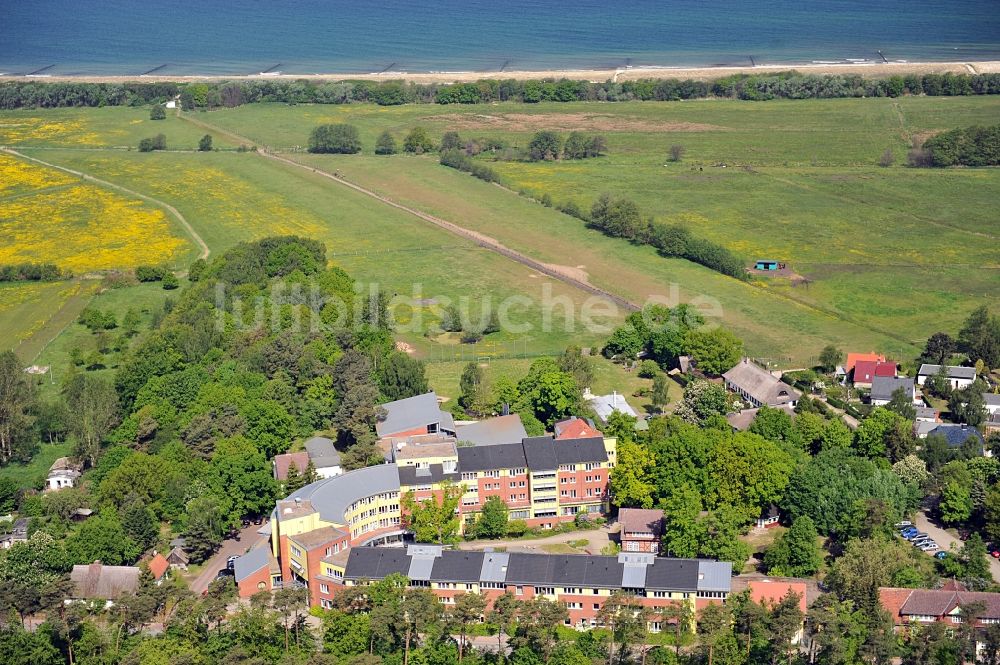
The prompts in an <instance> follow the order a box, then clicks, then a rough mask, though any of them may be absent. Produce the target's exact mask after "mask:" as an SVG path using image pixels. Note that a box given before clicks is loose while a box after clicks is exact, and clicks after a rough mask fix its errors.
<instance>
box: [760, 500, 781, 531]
mask: <svg viewBox="0 0 1000 665" xmlns="http://www.w3.org/2000/svg"><path fill="white" fill-rule="evenodd" d="M780 521H781V511H779V510H778V507H777V506H776V505H774V504H773V503H772V504H771V505H769V506H768V507H767V508H765V509H764V510H762V511H760V515H759V516H758V517H757V522H756V525H757V528H758V529H770V528H772V527H776V526H778V523H779V522H780Z"/></svg>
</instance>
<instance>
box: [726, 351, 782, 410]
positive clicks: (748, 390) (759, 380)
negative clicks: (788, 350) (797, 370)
mask: <svg viewBox="0 0 1000 665" xmlns="http://www.w3.org/2000/svg"><path fill="white" fill-rule="evenodd" d="M722 378H723V379H725V381H726V390H729V391H731V392H734V393H736V394H737V395H739V396H740V398H741V399H742V400H743V401H744V402H747V403H749V404H750V405H751V406H752V407H754V408H760V407H761V406H764V405H765V404H766V405H767V406H773V407H780V406H786V405H787V406H789V407H794V406H795V404H796V403H797V402H798V400H799V397H800V396H801V395H800V393H799V391H797V390H795V389H794V388H792V387H791V386H789V385H788V384H786V383H783V382H782V381H780V380H779V379H778V378H777V377H775V376H774V375H773V374H771V373H770V372H768V371H767V370H765V369H764V368H762V367H760V366H758V365H756V364H755V363H753V362H751V361H750V359H749V358H744V359H743V360H741V361H740V362H739V363H738V364H737V365H736V366H735V367H733V368H732V369H730V370H729V371H728V372H726V373H725V374H723V375H722Z"/></svg>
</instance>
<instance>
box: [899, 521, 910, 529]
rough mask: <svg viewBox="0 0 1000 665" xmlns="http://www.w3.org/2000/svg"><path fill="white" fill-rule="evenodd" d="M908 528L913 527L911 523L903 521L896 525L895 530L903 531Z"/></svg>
mask: <svg viewBox="0 0 1000 665" xmlns="http://www.w3.org/2000/svg"><path fill="white" fill-rule="evenodd" d="M908 526H913V522H911V521H909V520H903V521H902V522H899V523H898V524H896V528H897V529H905V528H906V527H908Z"/></svg>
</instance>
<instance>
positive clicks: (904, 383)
mask: <svg viewBox="0 0 1000 665" xmlns="http://www.w3.org/2000/svg"><path fill="white" fill-rule="evenodd" d="M897 390H902V391H903V393H904V394H905V395H906V397H907V399H908V401H909V403H910V404H913V403H914V402H916V399H917V389H916V384H915V383H914V382H913V379H911V378H910V377H907V376H900V377H892V376H877V375H876V376H875V377H874V378H873V379H872V390H871V403H872V406H885V405H886V404H888V403H889V402H891V401H892V395H893V393H895V392H896V391H897Z"/></svg>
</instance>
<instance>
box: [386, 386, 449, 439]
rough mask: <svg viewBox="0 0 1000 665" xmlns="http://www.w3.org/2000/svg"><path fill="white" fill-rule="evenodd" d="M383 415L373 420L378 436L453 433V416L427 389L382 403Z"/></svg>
mask: <svg viewBox="0 0 1000 665" xmlns="http://www.w3.org/2000/svg"><path fill="white" fill-rule="evenodd" d="M381 408H382V410H383V412H384V415H383V416H382V417H380V418H379V420H378V422H376V423H375V431H376V433H377V434H378V436H379V438H385V437H389V436H394V437H404V436H411V435H417V434H438V433H442V434H447V435H450V436H455V434H456V431H455V419H454V417H452V415H451V414H450V413H448V412H447V411H442V410H441V406H440V404H439V402H438V397H437V395H436V394H435V393H434V392H433V391H431V392H428V393H424V394H422V395H416V396H415V397H407V398H406V399H400V400H396V401H395V402H389V403H388V404H383V405H382V407H381Z"/></svg>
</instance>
